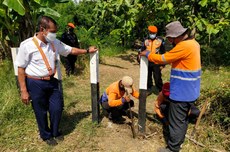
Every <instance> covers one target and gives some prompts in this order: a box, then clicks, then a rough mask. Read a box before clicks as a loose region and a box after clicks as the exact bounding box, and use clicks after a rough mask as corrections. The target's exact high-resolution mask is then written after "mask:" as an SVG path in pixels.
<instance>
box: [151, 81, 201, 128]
mask: <svg viewBox="0 0 230 152" xmlns="http://www.w3.org/2000/svg"><path fill="white" fill-rule="evenodd" d="M169 88H170V83H169V82H166V83H165V84H164V85H163V87H162V91H161V92H160V93H159V95H158V97H157V101H156V103H155V107H154V110H155V111H156V113H157V115H158V116H159V117H160V118H161V119H162V120H163V121H164V123H165V124H166V125H168V124H169V122H168V108H169V102H170V99H169ZM199 114H200V110H199V109H198V108H197V107H196V106H194V105H192V106H191V107H190V110H189V113H188V118H189V120H191V119H194V118H197V117H198V116H199Z"/></svg>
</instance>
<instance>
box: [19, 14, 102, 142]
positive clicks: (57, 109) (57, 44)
mask: <svg viewBox="0 0 230 152" xmlns="http://www.w3.org/2000/svg"><path fill="white" fill-rule="evenodd" d="M37 25H38V30H39V32H38V33H36V34H35V35H34V37H31V38H28V39H26V40H25V41H23V42H21V44H20V48H19V52H18V56H17V59H16V62H15V64H16V65H17V66H18V80H19V84H20V91H21V99H22V102H23V103H24V104H26V105H29V104H30V102H31V103H32V106H33V109H34V113H35V116H36V120H37V124H38V128H39V131H40V137H41V138H42V139H43V140H44V141H45V142H46V143H47V144H48V145H51V146H54V145H56V144H57V141H56V140H55V139H57V140H63V139H64V138H63V136H60V133H59V132H58V128H59V122H60V119H61V114H62V110H63V107H62V99H61V94H60V91H59V89H58V80H57V79H55V78H54V77H53V76H54V74H55V72H56V63H57V59H56V58H57V54H60V55H63V56H67V55H68V54H73V55H79V54H85V53H93V52H95V51H97V50H98V49H97V48H96V47H94V46H90V47H89V48H88V49H87V50H84V49H78V48H75V47H70V46H68V45H65V44H64V43H62V42H61V41H59V40H58V39H56V32H57V25H56V22H55V21H54V20H53V19H52V18H50V17H47V16H43V17H41V18H40V19H39V21H38V24H37ZM47 111H49V114H50V127H49V126H48V119H47ZM53 137H54V138H55V139H54V138H53Z"/></svg>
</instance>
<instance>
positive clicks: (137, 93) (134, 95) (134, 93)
mask: <svg viewBox="0 0 230 152" xmlns="http://www.w3.org/2000/svg"><path fill="white" fill-rule="evenodd" d="M132 90H133V92H132V93H131V95H132V96H133V97H135V98H137V99H139V92H138V91H136V90H135V88H134V87H133V86H132Z"/></svg>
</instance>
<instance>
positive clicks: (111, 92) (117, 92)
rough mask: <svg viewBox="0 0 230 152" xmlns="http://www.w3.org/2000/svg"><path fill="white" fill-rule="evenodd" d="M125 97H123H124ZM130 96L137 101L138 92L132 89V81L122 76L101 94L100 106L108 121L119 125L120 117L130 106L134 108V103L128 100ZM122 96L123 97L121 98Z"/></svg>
mask: <svg viewBox="0 0 230 152" xmlns="http://www.w3.org/2000/svg"><path fill="white" fill-rule="evenodd" d="M124 95H125V96H124ZM130 95H132V96H134V97H135V98H137V99H139V92H138V91H135V88H134V87H133V79H132V78H131V77H129V76H124V77H123V78H122V79H120V80H118V81H116V82H114V83H112V84H111V85H110V86H109V87H108V88H107V89H106V90H105V91H104V93H103V94H102V96H101V98H100V102H101V106H102V108H103V109H105V110H106V111H107V112H108V114H109V116H108V119H109V120H110V121H112V122H114V123H121V122H122V121H123V120H124V118H123V119H122V115H125V114H126V113H125V110H127V109H128V108H129V106H128V103H130V106H131V107H133V106H134V101H133V100H131V99H130ZM123 96H124V97H123Z"/></svg>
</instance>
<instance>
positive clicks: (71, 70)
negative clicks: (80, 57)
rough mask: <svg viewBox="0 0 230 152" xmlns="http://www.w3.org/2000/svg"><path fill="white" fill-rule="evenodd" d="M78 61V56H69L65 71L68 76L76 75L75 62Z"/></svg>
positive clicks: (66, 60) (66, 59)
mask: <svg viewBox="0 0 230 152" xmlns="http://www.w3.org/2000/svg"><path fill="white" fill-rule="evenodd" d="M76 61H77V56H76V55H71V54H69V55H68V56H67V57H66V58H65V70H66V75H67V76H69V75H70V73H72V74H73V73H74V69H75V62H76Z"/></svg>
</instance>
